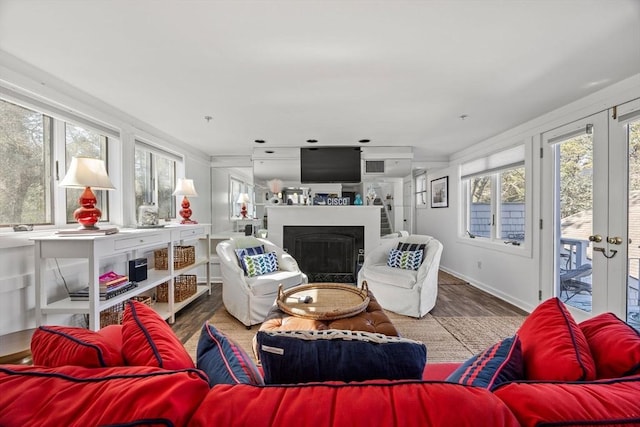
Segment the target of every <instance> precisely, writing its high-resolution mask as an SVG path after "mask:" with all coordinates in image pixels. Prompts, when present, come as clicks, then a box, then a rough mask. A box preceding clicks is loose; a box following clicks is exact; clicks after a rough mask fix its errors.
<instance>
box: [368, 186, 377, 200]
mask: <svg viewBox="0 0 640 427" xmlns="http://www.w3.org/2000/svg"><path fill="white" fill-rule="evenodd" d="M376 197H378V195H377V194H376V191H375V190H374V189H373V185H370V186H369V189H368V190H367V205H373V201H374V200H375V199H376Z"/></svg>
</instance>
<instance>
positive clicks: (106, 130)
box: [0, 87, 122, 233]
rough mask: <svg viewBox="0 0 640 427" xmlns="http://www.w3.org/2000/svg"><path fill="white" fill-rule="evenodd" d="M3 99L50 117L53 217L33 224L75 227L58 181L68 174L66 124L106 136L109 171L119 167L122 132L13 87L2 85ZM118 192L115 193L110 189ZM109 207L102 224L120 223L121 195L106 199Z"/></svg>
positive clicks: (0, 227)
mask: <svg viewBox="0 0 640 427" xmlns="http://www.w3.org/2000/svg"><path fill="white" fill-rule="evenodd" d="M0 102H8V103H11V104H15V105H17V106H20V107H22V108H25V109H28V110H31V111H33V112H35V113H38V114H42V115H44V116H47V117H49V118H50V119H51V123H52V129H51V141H50V153H51V157H50V169H49V170H48V171H47V174H48V179H49V180H50V191H51V198H50V204H49V206H47V207H46V209H49V210H50V211H51V220H50V222H48V223H46V224H38V225H35V226H34V229H35V230H46V229H52V228H68V227H73V226H76V225H77V223H75V222H67V212H66V205H67V200H66V199H67V197H66V191H65V188H62V187H60V186H59V185H58V183H59V182H60V181H61V180H62V179H63V178H64V176H65V174H66V167H65V165H66V135H65V124H66V123H69V124H72V125H74V126H78V127H82V128H84V129H87V130H90V131H92V132H96V133H98V134H100V135H101V136H103V137H106V141H107V143H106V147H107V158H106V162H105V163H106V166H107V172H109V170H110V169H112V170H118V167H117V162H118V158H119V153H120V150H121V147H120V133H119V131H117V130H115V129H114V128H111V127H109V126H106V125H103V124H101V123H98V122H96V121H93V120H91V119H90V118H87V117H84V116H81V115H79V114H75V113H74V112H71V111H68V110H65V109H62V108H59V107H57V106H53V105H49V104H47V103H45V102H44V101H40V100H38V99H35V98H31V97H28V96H26V95H23V94H21V93H18V92H15V91H12V90H11V89H8V88H5V87H0ZM114 175H116V174H114V173H111V174H109V177H110V178H111V181H112V183H113V184H114V185H115V186H116V188H117V186H118V184H120V182H121V181H120V177H114ZM111 193H115V192H111ZM107 199H108V200H107V205H106V206H107V210H108V212H106V214H105V215H104V216H103V218H109V220H108V221H106V220H105V219H101V221H100V222H99V225H101V224H114V223H118V222H121V220H122V214H121V213H120V212H119V211H120V209H119V208H120V207H121V204H122V202H121V196H119V195H116V196H115V197H114V194H109V197H108V198H107ZM12 231H13V229H12V227H11V224H0V233H4V232H12Z"/></svg>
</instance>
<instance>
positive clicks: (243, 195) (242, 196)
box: [236, 193, 251, 219]
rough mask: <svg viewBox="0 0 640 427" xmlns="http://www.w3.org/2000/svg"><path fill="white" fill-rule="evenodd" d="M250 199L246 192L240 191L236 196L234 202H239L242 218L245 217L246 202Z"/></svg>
mask: <svg viewBox="0 0 640 427" xmlns="http://www.w3.org/2000/svg"><path fill="white" fill-rule="evenodd" d="M250 201H251V199H250V198H249V195H248V194H247V193H240V195H239V196H238V200H236V203H240V205H241V207H240V215H242V219H247V203H249V202H250Z"/></svg>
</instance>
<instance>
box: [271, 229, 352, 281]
mask: <svg viewBox="0 0 640 427" xmlns="http://www.w3.org/2000/svg"><path fill="white" fill-rule="evenodd" d="M283 231H284V233H283V234H284V236H283V247H284V250H286V251H287V252H288V253H289V254H291V256H293V257H294V258H295V259H296V261H297V262H298V266H299V267H300V270H302V271H303V272H304V273H305V274H307V276H308V277H309V282H310V283H317V282H338V283H356V281H357V280H356V279H357V274H358V268H359V266H360V265H361V264H362V261H363V259H364V227H363V226H316V225H305V226H284V230H283Z"/></svg>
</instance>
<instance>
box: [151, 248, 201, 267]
mask: <svg viewBox="0 0 640 427" xmlns="http://www.w3.org/2000/svg"><path fill="white" fill-rule="evenodd" d="M153 255H154V263H155V266H156V270H168V269H169V250H168V249H167V248H162V249H157V250H155V251H153ZM173 257H174V259H173V268H174V270H179V269H181V268H185V267H186V266H189V265H191V264H193V263H195V262H196V248H195V246H174V247H173Z"/></svg>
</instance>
